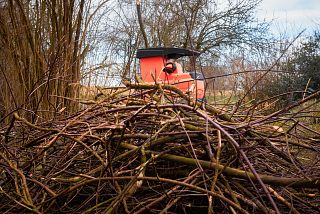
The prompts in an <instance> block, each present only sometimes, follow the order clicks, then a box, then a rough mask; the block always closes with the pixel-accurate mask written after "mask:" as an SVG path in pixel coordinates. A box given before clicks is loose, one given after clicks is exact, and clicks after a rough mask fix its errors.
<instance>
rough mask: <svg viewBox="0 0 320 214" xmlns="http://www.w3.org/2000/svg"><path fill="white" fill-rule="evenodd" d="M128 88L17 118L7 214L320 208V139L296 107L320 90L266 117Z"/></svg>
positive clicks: (4, 199)
mask: <svg viewBox="0 0 320 214" xmlns="http://www.w3.org/2000/svg"><path fill="white" fill-rule="evenodd" d="M127 86H128V88H127V89H125V90H123V91H120V92H119V91H118V92H115V93H111V94H108V95H106V96H105V97H104V98H103V99H100V100H99V101H92V102H90V103H91V104H90V105H89V102H87V104H88V107H87V108H86V109H84V110H82V111H80V112H78V113H76V114H74V115H73V116H71V117H67V118H60V119H55V120H53V121H48V122H45V123H38V124H32V123H30V122H28V121H27V120H25V119H24V118H23V117H21V116H19V114H18V113H15V114H14V115H13V118H14V120H13V122H12V124H11V125H10V126H9V127H4V128H3V129H2V130H1V150H0V151H1V152H0V166H1V168H0V178H1V179H0V211H1V213H17V212H35V213H78V212H83V213H206V212H208V213H213V212H215V213H282V212H283V213H289V212H292V213H318V212H320V203H319V199H320V194H319V188H320V163H319V155H318V154H319V151H320V145H319V143H320V140H319V139H320V133H319V132H318V131H317V130H312V129H311V128H310V127H309V126H306V125H305V124H303V123H302V122H300V121H299V118H300V117H299V116H301V114H302V113H305V112H306V109H307V107H305V108H303V111H304V112H297V111H291V110H292V109H294V108H295V107H297V106H301V105H303V104H305V103H306V101H310V100H312V99H313V98H316V97H317V96H319V92H318V93H315V94H313V95H311V96H309V97H306V98H305V99H304V100H301V101H300V102H297V103H294V104H293V105H291V106H288V107H287V108H285V109H283V110H281V111H278V112H275V113H272V114H269V115H267V116H263V115H259V114H255V113H254V112H255V111H253V108H250V109H249V108H242V109H241V108H238V109H237V111H232V110H228V109H224V110H223V109H217V108H214V107H213V106H210V105H204V104H203V103H199V102H194V101H192V100H191V99H189V97H188V96H186V95H185V94H183V93H181V91H179V90H178V89H176V88H175V87H173V86H160V85H141V84H140V85H134V84H129V83H127ZM129 89H131V90H130V91H129ZM124 91H125V92H124ZM290 112H295V113H290ZM304 115H305V114H304ZM275 123H276V124H278V126H274V125H275Z"/></svg>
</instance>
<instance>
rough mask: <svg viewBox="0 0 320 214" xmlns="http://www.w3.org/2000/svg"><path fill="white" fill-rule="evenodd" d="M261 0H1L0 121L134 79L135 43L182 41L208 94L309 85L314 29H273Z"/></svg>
mask: <svg viewBox="0 0 320 214" xmlns="http://www.w3.org/2000/svg"><path fill="white" fill-rule="evenodd" d="M261 3H263V1H261V0H241V1H240V0H234V1H228V2H227V3H226V2H224V1H219V0H186V1H182V0H179V1H176V0H164V1H157V0H152V1H139V0H136V1H132V0H131V1H127V0H126V1H118V0H105V1H84V0H68V1H62V0H52V1H44V0H37V1H28V0H2V1H0V86H1V91H0V121H1V123H2V124H7V123H9V122H10V121H11V120H12V113H13V112H15V111H19V114H21V115H22V116H24V117H26V118H27V119H28V120H30V121H31V122H32V123H36V122H37V121H42V120H47V119H52V118H55V117H56V116H57V114H66V115H69V114H70V113H72V112H75V111H77V110H78V109H79V99H84V98H88V97H90V96H91V97H92V96H94V95H95V93H98V89H97V88H99V87H109V86H118V85H121V80H122V79H130V80H133V81H134V76H135V74H136V73H137V62H136V59H135V52H136V50H137V49H138V48H143V47H159V46H161V47H183V48H191V49H195V50H198V51H200V52H201V53H202V56H201V58H200V61H199V62H198V64H199V65H201V67H198V68H197V69H199V70H201V71H202V72H203V73H204V74H205V76H206V78H207V96H208V99H209V100H210V101H211V102H214V103H215V104H221V103H223V104H228V103H229V104H232V105H234V104H235V103H236V102H237V101H241V102H238V103H237V105H241V104H243V103H247V102H249V103H257V102H259V101H260V100H264V99H268V98H272V97H274V96H276V95H279V94H282V96H281V99H277V100H274V99H272V100H271V103H272V105H273V106H274V107H275V108H274V109H277V108H281V107H283V106H284V105H286V104H288V103H290V102H294V101H295V100H297V99H299V98H301V97H303V96H306V95H307V94H310V93H312V92H314V91H316V90H319V86H320V79H319V78H320V77H319V66H320V60H319V54H320V52H319V50H320V47H319V44H320V35H319V32H318V31H317V30H318V29H317V27H315V29H307V30H308V31H307V32H314V33H313V34H311V35H308V33H303V34H301V35H300V36H299V37H298V38H296V39H294V37H295V36H297V35H295V36H294V37H290V36H288V35H282V34H281V35H275V33H274V32H271V30H270V26H271V24H272V21H266V20H261V19H258V18H257V17H258V16H257V11H258V9H259V5H261Z"/></svg>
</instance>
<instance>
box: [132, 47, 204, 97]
mask: <svg viewBox="0 0 320 214" xmlns="http://www.w3.org/2000/svg"><path fill="white" fill-rule="evenodd" d="M199 55H200V53H199V52H197V51H193V50H188V49H182V48H147V49H138V51H137V54H136V57H137V58H138V59H139V62H140V73H141V79H142V80H143V81H144V82H145V83H147V84H155V83H158V84H169V85H174V86H176V87H177V88H179V89H180V90H181V91H182V92H184V93H186V94H189V95H190V96H191V97H193V98H195V99H197V100H204V97H205V91H204V89H205V88H204V78H203V76H202V74H201V73H198V72H195V71H189V72H184V71H183V68H182V66H181V64H180V63H178V62H177V61H176V60H177V59H179V58H180V57H184V56H188V57H191V58H192V59H193V61H195V60H194V59H195V58H196V57H198V56H199Z"/></svg>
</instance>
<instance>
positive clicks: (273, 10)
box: [258, 0, 320, 34]
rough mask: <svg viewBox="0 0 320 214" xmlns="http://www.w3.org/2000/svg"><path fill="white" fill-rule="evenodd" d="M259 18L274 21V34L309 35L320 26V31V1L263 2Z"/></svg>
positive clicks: (281, 0)
mask: <svg viewBox="0 0 320 214" xmlns="http://www.w3.org/2000/svg"><path fill="white" fill-rule="evenodd" d="M258 16H259V18H260V19H261V18H266V19H267V20H272V19H273V20H274V24H273V26H272V32H273V33H283V32H287V33H289V34H297V33H298V32H300V31H301V30H303V29H304V28H306V29H307V33H311V32H312V29H315V27H316V26H317V25H318V29H320V0H262V2H261V5H260V8H259V12H258Z"/></svg>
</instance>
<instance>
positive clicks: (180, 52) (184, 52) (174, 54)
mask: <svg viewBox="0 0 320 214" xmlns="http://www.w3.org/2000/svg"><path fill="white" fill-rule="evenodd" d="M199 55H200V52H198V51H193V50H189V49H184V48H146V49H138V51H137V55H136V57H137V58H139V59H140V58H145V57H155V56H166V57H167V58H170V59H178V58H180V57H183V56H195V57H197V56H199Z"/></svg>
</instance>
